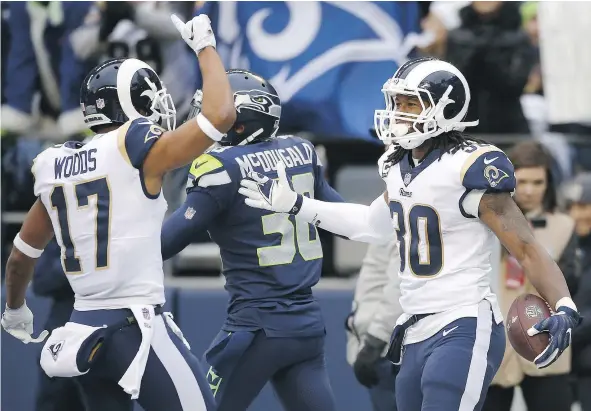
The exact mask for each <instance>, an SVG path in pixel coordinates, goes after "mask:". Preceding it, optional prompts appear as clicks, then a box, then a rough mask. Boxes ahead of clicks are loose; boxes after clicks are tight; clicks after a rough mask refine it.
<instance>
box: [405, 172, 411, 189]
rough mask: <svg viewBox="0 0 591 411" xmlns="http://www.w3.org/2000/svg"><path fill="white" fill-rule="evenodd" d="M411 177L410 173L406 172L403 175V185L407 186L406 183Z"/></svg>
mask: <svg viewBox="0 0 591 411" xmlns="http://www.w3.org/2000/svg"><path fill="white" fill-rule="evenodd" d="M411 178H412V176H411V175H410V173H406V174H405V175H404V180H403V182H404V185H405V186H407V185H408V183H410V179H411Z"/></svg>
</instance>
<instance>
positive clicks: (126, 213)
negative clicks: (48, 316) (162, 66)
mask: <svg viewBox="0 0 591 411" xmlns="http://www.w3.org/2000/svg"><path fill="white" fill-rule="evenodd" d="M161 134H162V129H161V128H160V127H158V126H157V125H155V124H153V123H151V122H149V121H148V120H146V119H137V120H134V121H130V122H127V123H126V124H124V125H123V126H122V127H120V128H119V129H117V130H115V131H111V132H109V133H106V134H102V135H97V136H96V137H95V138H94V139H92V140H91V141H90V142H88V143H86V144H81V143H77V142H67V143H65V144H61V145H57V146H54V147H51V148H48V149H47V150H45V151H43V152H42V153H41V154H39V155H38V156H37V158H36V159H35V162H34V165H33V174H34V175H35V187H34V191H35V195H36V196H38V197H39V198H40V200H41V201H42V202H43V205H45V208H46V209H47V212H48V213H49V216H50V217H51V222H52V225H53V230H54V232H55V236H56V239H57V241H58V243H59V245H60V247H61V250H62V253H61V259H62V267H63V268H64V272H65V273H66V275H67V278H68V280H69V282H70V285H71V286H72V289H73V290H74V293H75V298H76V301H75V304H74V308H75V309H77V310H96V309H114V308H124V307H129V306H130V305H132V304H152V305H157V304H163V303H164V284H163V281H164V275H163V271H162V256H161V250H160V231H161V227H162V221H163V219H164V213H165V211H166V208H167V205H166V200H165V199H164V197H163V196H162V195H159V196H156V197H154V196H149V194H147V193H146V192H145V191H144V184H143V180H142V177H141V173H140V171H139V169H141V166H142V164H143V160H144V158H145V156H146V155H147V153H148V151H149V150H150V148H151V147H152V145H153V144H154V142H155V141H157V139H158V137H159V136H160V135H161ZM149 197H151V198H149Z"/></svg>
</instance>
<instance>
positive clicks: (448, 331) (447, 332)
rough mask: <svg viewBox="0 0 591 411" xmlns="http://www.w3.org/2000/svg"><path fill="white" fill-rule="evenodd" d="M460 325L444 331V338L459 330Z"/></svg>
mask: <svg viewBox="0 0 591 411" xmlns="http://www.w3.org/2000/svg"><path fill="white" fill-rule="evenodd" d="M458 327H459V325H456V326H455V327H454V328H450V329H449V330H443V336H444V337H445V336H446V335H447V334H449V333H450V332H452V331H453V330H455V329H456V328H458Z"/></svg>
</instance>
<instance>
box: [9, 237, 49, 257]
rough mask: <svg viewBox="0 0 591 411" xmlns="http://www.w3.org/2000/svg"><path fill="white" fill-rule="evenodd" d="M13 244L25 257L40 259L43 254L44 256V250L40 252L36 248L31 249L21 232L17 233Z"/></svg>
mask: <svg viewBox="0 0 591 411" xmlns="http://www.w3.org/2000/svg"><path fill="white" fill-rule="evenodd" d="M12 244H14V246H15V247H16V248H17V249H18V250H19V251H20V252H21V253H23V254H24V255H26V256H27V257H31V258H39V257H41V254H43V250H38V249H36V248H35V247H31V246H30V245H29V244H27V243H25V242H24V241H23V239H22V238H21V235H20V232H19V233H17V235H16V237H14V240H13V241H12Z"/></svg>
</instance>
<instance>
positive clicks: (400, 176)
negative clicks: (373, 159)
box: [379, 144, 515, 343]
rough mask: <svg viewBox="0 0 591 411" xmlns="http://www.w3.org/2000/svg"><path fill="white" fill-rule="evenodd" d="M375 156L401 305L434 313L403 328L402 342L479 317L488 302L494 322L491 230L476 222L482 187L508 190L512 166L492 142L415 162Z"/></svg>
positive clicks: (415, 311) (511, 184)
mask: <svg viewBox="0 0 591 411" xmlns="http://www.w3.org/2000/svg"><path fill="white" fill-rule="evenodd" d="M390 154H391V151H390V150H389V151H388V152H387V153H386V154H384V156H383V157H382V158H381V159H380V162H379V166H380V172H381V174H382V177H383V178H384V181H385V182H386V186H387V190H388V197H389V207H390V211H391V213H392V223H393V225H394V228H395V230H396V232H397V235H398V240H399V243H400V245H399V247H400V258H401V269H400V291H401V298H400V304H401V306H402V309H403V311H404V313H405V314H403V315H402V316H401V317H400V318H399V320H398V323H399V324H400V323H402V322H404V321H406V320H407V319H408V318H409V317H410V316H411V315H413V314H428V313H429V314H435V315H431V316H429V317H426V318H424V319H423V320H421V321H419V322H418V323H417V324H415V325H414V326H413V327H411V328H409V330H408V331H407V335H406V339H405V342H406V343H412V342H418V341H422V340H424V339H426V338H429V337H430V336H432V335H433V334H435V333H436V332H438V331H439V330H440V329H441V328H443V327H444V326H445V325H447V324H449V323H450V322H452V321H454V320H456V319H458V318H462V317H476V316H477V315H478V304H479V303H480V302H481V301H482V300H483V299H486V300H489V301H490V302H491V306H492V309H493V312H494V313H495V318H496V320H497V322H500V321H502V315H501V312H500V310H499V307H498V305H497V302H496V296H495V295H494V294H493V292H492V291H491V287H490V277H491V272H492V266H491V261H490V257H491V252H492V250H493V247H494V238H495V237H494V234H493V233H492V232H491V230H490V229H489V228H488V227H487V226H486V225H485V224H483V223H482V222H481V221H480V220H479V219H478V206H479V203H480V199H481V197H482V195H483V194H484V193H485V192H491V191H492V192H512V191H513V190H514V188H515V176H514V171H513V165H512V164H511V162H510V161H509V159H508V158H507V157H506V155H505V154H504V153H503V152H502V151H501V150H500V149H498V148H497V147H495V146H492V145H477V144H473V145H470V146H469V147H466V148H464V149H461V150H459V151H457V152H456V153H455V154H448V153H445V154H443V155H442V156H441V160H439V155H440V151H439V150H434V151H433V152H431V153H430V154H429V155H428V156H427V157H426V158H425V159H424V160H423V161H422V162H421V163H419V164H418V165H417V166H416V167H412V166H411V163H410V162H411V161H413V160H412V159H411V158H409V157H408V155H407V156H406V157H405V158H403V159H402V160H401V161H400V162H399V163H397V164H395V165H391V164H390V163H389V162H388V161H387V157H388V156H389V155H390Z"/></svg>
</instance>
